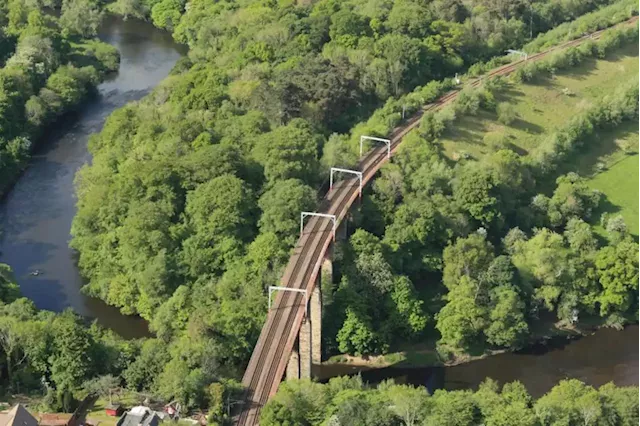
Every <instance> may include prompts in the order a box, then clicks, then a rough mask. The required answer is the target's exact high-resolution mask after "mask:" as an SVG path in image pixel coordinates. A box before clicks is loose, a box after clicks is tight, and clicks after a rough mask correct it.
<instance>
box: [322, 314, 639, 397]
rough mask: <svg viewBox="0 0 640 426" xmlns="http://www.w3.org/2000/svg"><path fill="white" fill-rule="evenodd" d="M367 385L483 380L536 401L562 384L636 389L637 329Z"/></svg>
mask: <svg viewBox="0 0 640 426" xmlns="http://www.w3.org/2000/svg"><path fill="white" fill-rule="evenodd" d="M322 369H323V371H322V374H323V375H325V376H334V375H339V374H349V373H352V374H353V372H352V371H349V370H350V369H345V368H344V367H340V366H338V367H334V366H323V367H322ZM361 374H362V378H363V379H364V380H365V381H368V382H370V383H378V382H380V381H382V380H385V379H389V378H394V379H395V381H396V382H399V383H409V384H413V385H421V386H426V387H427V388H428V389H429V390H430V391H431V392H433V390H434V389H441V388H445V389H450V390H452V389H477V387H478V385H479V384H480V383H481V382H482V381H483V380H484V379H485V378H486V377H491V378H493V379H495V380H497V381H498V382H499V383H500V384H504V383H507V382H512V381H515V380H519V381H520V382H522V383H523V384H524V385H525V386H526V388H527V389H528V390H529V393H531V395H533V396H534V397H539V396H541V395H543V394H545V393H546V392H548V391H549V390H550V389H551V388H552V387H553V386H554V385H555V384H557V383H558V381H560V380H562V379H567V378H568V379H579V380H581V381H583V382H585V383H588V384H590V385H592V386H596V387H597V386H601V385H603V384H605V383H608V382H611V381H612V382H614V383H615V384H616V385H619V386H630V385H638V326H637V325H634V326H629V327H627V328H625V329H624V330H623V331H615V330H612V329H602V330H599V331H598V332H596V333H595V334H593V335H591V336H587V337H584V338H581V339H577V340H565V339H562V340H555V341H552V342H551V343H549V344H548V345H537V346H534V347H532V348H529V349H527V350H526V351H522V352H521V353H505V354H502V355H496V356H492V357H488V358H485V359H481V360H478V361H473V362H470V363H467V364H461V365H457V366H455V367H445V368H415V369H411V368H394V367H387V368H381V369H377V370H369V371H364V372H362V373H361Z"/></svg>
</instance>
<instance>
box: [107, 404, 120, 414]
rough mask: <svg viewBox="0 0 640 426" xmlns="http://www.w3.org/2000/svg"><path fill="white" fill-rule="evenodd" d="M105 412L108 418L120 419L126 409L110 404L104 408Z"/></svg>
mask: <svg viewBox="0 0 640 426" xmlns="http://www.w3.org/2000/svg"><path fill="white" fill-rule="evenodd" d="M104 412H105V413H106V414H107V416H112V417H118V416H121V415H122V413H123V412H124V408H123V407H122V405H120V404H109V405H107V406H106V407H104Z"/></svg>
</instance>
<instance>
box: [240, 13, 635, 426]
mask: <svg viewBox="0 0 640 426" xmlns="http://www.w3.org/2000/svg"><path fill="white" fill-rule="evenodd" d="M637 20H638V17H637V16H635V17H633V18H631V19H629V20H628V21H626V22H625V23H622V24H620V25H624V24H629V23H633V22H636V21H637ZM606 30H607V29H603V30H599V31H596V32H594V33H592V34H590V35H587V36H583V37H580V38H577V39H575V40H571V41H568V42H565V43H562V44H560V45H558V46H555V47H553V48H551V49H548V50H546V51H544V52H539V53H536V54H532V55H531V56H529V57H528V59H527V60H526V61H525V60H524V59H521V60H518V61H515V62H513V63H511V64H507V65H505V66H502V67H500V68H497V69H495V70H492V71H490V72H489V73H487V74H486V75H484V76H482V77H481V78H478V79H476V80H474V81H472V82H471V83H470V84H469V85H470V86H471V87H477V86H479V85H480V84H481V83H482V81H484V80H486V79H487V78H490V77H494V76H499V75H506V74H509V73H511V72H513V71H514V70H515V69H516V68H517V67H519V66H520V65H522V64H523V63H525V62H528V61H535V60H537V59H539V58H542V57H544V56H546V55H548V54H550V53H552V52H554V51H556V50H560V49H564V48H567V47H571V46H574V45H578V44H580V43H582V42H584V41H585V40H588V39H594V40H597V39H599V38H600V37H601V35H602V33H604V32H605V31H606ZM460 90H461V89H455V90H452V91H450V92H448V93H446V94H445V95H443V96H442V97H440V98H439V99H438V100H436V101H435V102H433V103H430V104H428V105H425V106H423V107H422V108H420V110H418V112H416V113H415V114H414V115H413V116H412V117H411V118H409V119H408V120H407V121H405V122H404V123H403V124H402V125H401V126H398V127H396V128H394V129H393V130H392V131H391V133H390V135H389V137H390V140H391V143H390V144H391V153H392V154H393V153H394V152H395V151H396V150H397V148H398V147H399V145H400V142H401V140H402V138H403V137H404V136H405V135H406V134H407V133H408V132H410V131H411V130H413V129H414V128H415V127H417V126H418V124H419V122H420V119H421V118H422V116H423V115H424V113H425V112H427V111H430V110H436V109H439V108H441V107H442V106H443V105H445V104H447V103H449V102H450V101H452V100H453V99H455V98H456V97H457V95H458V93H459V92H460ZM386 161H387V147H386V146H384V147H383V146H379V147H376V148H374V149H371V150H370V151H369V152H367V153H366V154H365V156H364V157H363V158H362V159H361V161H360V162H359V164H358V170H360V171H361V172H362V174H363V185H366V184H367V183H368V182H369V181H370V180H372V179H373V178H374V176H375V174H376V173H377V172H378V170H379V169H380V168H381V167H382V166H383V165H384V163H385V162H386ZM351 181H353V182H354V183H355V184H350V182H351ZM358 186H359V182H358V179H345V180H342V181H340V182H338V184H336V185H335V187H334V190H333V191H330V192H329V193H328V194H327V195H326V196H325V198H324V199H323V201H322V203H321V206H320V207H319V209H318V211H325V212H328V213H331V214H333V215H335V216H336V218H337V221H338V222H339V221H340V220H342V219H343V218H344V217H345V216H346V214H347V213H348V211H349V208H350V207H351V205H352V204H353V202H354V201H355V200H356V199H357V197H358V190H357V188H358ZM328 225H329V223H328V221H323V220H319V218H318V217H312V218H311V219H310V220H309V221H308V222H307V225H306V226H305V228H304V229H305V230H306V229H309V231H308V232H304V233H303V234H302V235H301V236H300V238H299V240H298V244H297V245H296V247H295V248H294V250H293V252H292V256H291V258H290V261H289V263H288V265H287V268H286V269H285V274H284V276H283V278H282V280H281V283H282V285H283V286H287V287H291V288H296V289H301V290H306V291H307V292H308V294H311V292H312V291H313V288H314V286H315V284H316V279H317V276H318V273H319V271H320V267H321V264H322V261H323V259H324V255H325V253H326V251H327V249H328V247H329V245H330V244H331V241H332V238H331V229H330V227H329V226H328ZM289 296H293V297H289ZM299 298H302V296H301V295H300V294H298V293H293V294H292V292H279V294H278V295H277V296H276V300H275V302H274V305H273V309H272V310H271V311H270V312H269V313H268V315H267V321H266V323H265V325H264V327H263V329H262V332H261V333H260V337H259V338H258V342H257V344H256V347H255V349H254V352H253V354H252V356H251V359H250V361H249V365H248V366H247V369H246V371H245V375H244V377H243V381H242V383H243V385H245V387H246V389H247V393H246V401H247V403H245V405H244V407H243V410H242V412H241V413H240V415H239V416H238V417H237V418H236V422H237V424H239V425H255V424H258V421H259V415H260V409H261V407H262V405H264V404H265V403H266V402H267V400H268V398H269V397H271V396H272V395H273V394H275V392H276V391H277V389H278V386H279V383H280V381H281V379H282V376H283V374H284V370H285V368H286V365H287V363H288V358H289V354H290V352H291V350H292V348H293V344H294V343H295V340H296V338H297V334H298V330H299V328H300V326H301V324H302V321H303V319H304V313H305V309H304V308H306V306H304V300H302V301H300V300H299ZM274 338H276V339H275V340H274Z"/></svg>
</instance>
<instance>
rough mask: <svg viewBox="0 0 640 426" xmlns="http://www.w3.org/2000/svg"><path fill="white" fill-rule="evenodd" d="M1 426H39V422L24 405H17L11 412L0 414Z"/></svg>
mask: <svg viewBox="0 0 640 426" xmlns="http://www.w3.org/2000/svg"><path fill="white" fill-rule="evenodd" d="M0 426H38V421H37V420H36V419H35V417H33V416H32V415H31V413H29V412H28V411H27V409H26V408H24V406H23V405H22V404H16V405H14V406H13V408H12V409H11V410H9V411H3V412H0Z"/></svg>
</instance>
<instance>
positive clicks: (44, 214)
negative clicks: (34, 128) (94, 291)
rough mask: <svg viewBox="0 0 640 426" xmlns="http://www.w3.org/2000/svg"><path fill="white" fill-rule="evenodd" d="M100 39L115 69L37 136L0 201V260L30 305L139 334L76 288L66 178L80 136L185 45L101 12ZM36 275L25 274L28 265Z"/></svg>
mask: <svg viewBox="0 0 640 426" xmlns="http://www.w3.org/2000/svg"><path fill="white" fill-rule="evenodd" d="M99 37H100V39H101V40H103V41H105V42H107V43H110V44H112V45H113V46H115V47H116V48H117V49H118V50H119V51H120V55H121V63H120V70H119V72H118V73H117V74H115V75H113V76H111V77H110V78H108V79H107V80H106V81H105V82H103V83H102V84H101V85H100V86H99V87H98V90H99V96H98V97H97V98H94V99H91V100H89V101H88V102H87V103H86V104H85V105H84V106H83V108H82V109H81V111H80V112H78V113H76V114H74V115H70V116H67V117H65V118H63V120H62V122H61V123H59V124H57V125H55V126H53V129H51V131H50V132H49V134H48V135H47V136H46V137H45V139H44V140H42V141H41V143H40V145H39V148H38V150H37V152H35V153H34V156H33V158H32V162H31V164H30V166H29V167H28V168H27V170H26V171H25V172H24V174H23V175H22V177H21V178H20V179H19V181H18V182H17V183H16V185H15V186H14V187H13V189H12V190H11V191H10V193H9V194H8V195H7V197H6V198H5V199H4V200H3V202H2V205H0V232H2V234H1V235H0V262H3V263H7V264H9V265H11V267H12V268H13V270H14V273H15V275H16V280H17V282H18V283H19V284H20V289H21V291H22V294H23V295H24V296H25V297H28V298H29V299H31V300H33V301H34V302H35V304H36V306H37V307H38V308H41V309H49V310H53V311H61V310H63V309H65V308H67V307H71V308H73V309H74V310H75V311H76V312H78V313H79V314H81V315H84V316H87V317H92V318H97V320H98V322H99V323H100V324H102V325H104V326H106V327H108V328H111V329H113V330H115V331H116V332H118V333H119V334H121V335H122V336H124V337H135V336H140V335H143V334H145V333H147V331H146V330H147V326H146V323H145V322H144V321H143V320H142V319H140V318H137V317H127V316H124V315H121V314H120V313H119V311H118V310H117V309H116V308H113V307H110V306H108V305H106V304H104V303H103V302H102V301H100V300H97V299H93V298H89V297H86V296H85V295H83V294H82V293H80V291H79V290H80V287H81V286H82V279H81V277H80V275H79V273H78V270H77V268H76V266H75V259H74V253H73V251H72V250H71V249H70V248H69V247H68V241H69V239H70V235H69V230H70V228H71V221H72V219H73V216H74V214H75V211H76V208H75V203H76V198H75V195H74V191H73V179H74V176H75V173H76V171H77V170H78V169H79V168H80V167H81V166H82V165H83V164H84V163H86V162H88V161H90V154H89V153H88V151H87V141H88V139H89V136H91V134H93V133H96V132H98V131H99V130H100V129H101V128H102V126H103V124H104V121H105V119H106V118H107V117H108V116H109V114H111V112H112V111H113V110H115V109H117V108H120V107H122V106H123V105H125V104H126V103H128V102H131V101H135V100H137V99H140V98H142V97H143V96H144V95H146V94H147V93H148V92H149V91H150V90H151V89H152V88H153V87H154V86H156V85H157V84H158V83H159V82H160V81H162V79H164V78H165V77H166V76H167V75H168V74H169V72H170V71H171V68H172V67H173V66H174V64H175V63H176V61H177V60H178V59H180V57H181V56H182V55H183V54H185V53H186V49H185V48H184V47H182V46H179V45H177V44H176V43H174V42H173V40H172V38H171V35H170V34H169V33H167V32H165V31H161V30H159V29H156V28H155V27H154V26H153V25H151V24H148V23H144V22H140V21H136V20H128V21H123V20H121V19H119V18H115V17H107V18H106V19H105V20H104V23H103V25H102V27H101V29H100V33H99ZM36 271H37V272H38V273H39V274H38V275H37V276H36V275H33V274H34V273H35V272H36Z"/></svg>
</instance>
